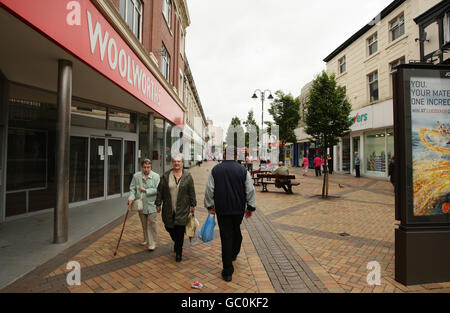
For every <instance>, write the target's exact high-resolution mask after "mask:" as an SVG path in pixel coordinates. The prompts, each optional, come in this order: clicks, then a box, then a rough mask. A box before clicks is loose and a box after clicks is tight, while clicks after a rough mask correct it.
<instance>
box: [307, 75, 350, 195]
mask: <svg viewBox="0 0 450 313" xmlns="http://www.w3.org/2000/svg"><path fill="white" fill-rule="evenodd" d="M305 104H306V111H305V124H306V127H305V131H306V133H307V134H308V135H310V136H311V137H312V138H313V141H314V142H315V144H316V147H319V150H320V151H321V158H322V159H323V160H324V171H325V175H324V180H323V185H322V198H326V197H328V168H327V166H328V164H327V158H326V152H327V148H329V147H333V146H334V145H336V144H337V143H338V142H339V137H344V136H346V135H347V134H348V133H349V131H350V126H351V125H352V122H351V120H350V119H349V116H350V111H351V104H350V102H349V101H348V99H347V95H346V92H345V88H343V87H341V86H339V85H338V84H337V82H336V77H335V75H334V74H332V75H328V74H327V73H326V72H325V71H322V73H321V74H319V75H318V76H317V77H316V79H315V80H314V81H313V84H312V87H311V90H310V93H309V98H308V99H307V102H306V103H305Z"/></svg>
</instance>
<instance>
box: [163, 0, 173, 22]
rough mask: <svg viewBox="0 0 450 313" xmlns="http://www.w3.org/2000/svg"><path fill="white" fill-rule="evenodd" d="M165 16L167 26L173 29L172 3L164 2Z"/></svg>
mask: <svg viewBox="0 0 450 313" xmlns="http://www.w3.org/2000/svg"><path fill="white" fill-rule="evenodd" d="M163 15H164V18H165V19H166V22H167V25H169V28H171V25H172V24H171V23H172V1H171V0H163Z"/></svg>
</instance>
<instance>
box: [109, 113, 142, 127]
mask: <svg viewBox="0 0 450 313" xmlns="http://www.w3.org/2000/svg"><path fill="white" fill-rule="evenodd" d="M108 129H109V130H117V131H122V132H131V133H134V132H136V114H135V113H129V112H123V111H119V110H116V109H110V110H109V117H108Z"/></svg>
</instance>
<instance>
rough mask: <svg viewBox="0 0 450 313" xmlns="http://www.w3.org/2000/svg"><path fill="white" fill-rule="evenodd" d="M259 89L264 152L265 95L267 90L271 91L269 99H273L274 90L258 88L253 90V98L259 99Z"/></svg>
mask: <svg viewBox="0 0 450 313" xmlns="http://www.w3.org/2000/svg"><path fill="white" fill-rule="evenodd" d="M257 91H259V95H260V96H261V106H262V109H261V152H262V151H263V150H264V142H263V137H264V99H265V96H266V95H265V94H266V91H267V92H268V93H269V96H268V97H267V99H271V100H272V99H273V96H272V92H271V91H270V90H269V89H266V90H264V91H261V90H259V89H256V90H255V91H254V92H253V96H252V99H257V98H258V96H257V95H256V92H257ZM260 159H261V154H260Z"/></svg>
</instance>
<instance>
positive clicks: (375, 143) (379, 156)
mask: <svg viewBox="0 0 450 313" xmlns="http://www.w3.org/2000/svg"><path fill="white" fill-rule="evenodd" d="M364 143H365V144H364V154H365V158H366V160H365V165H366V171H367V172H375V173H378V174H384V173H385V172H386V153H385V147H386V146H385V143H386V136H385V131H384V130H379V131H372V132H368V133H367V134H366V139H365V142H364Z"/></svg>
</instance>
